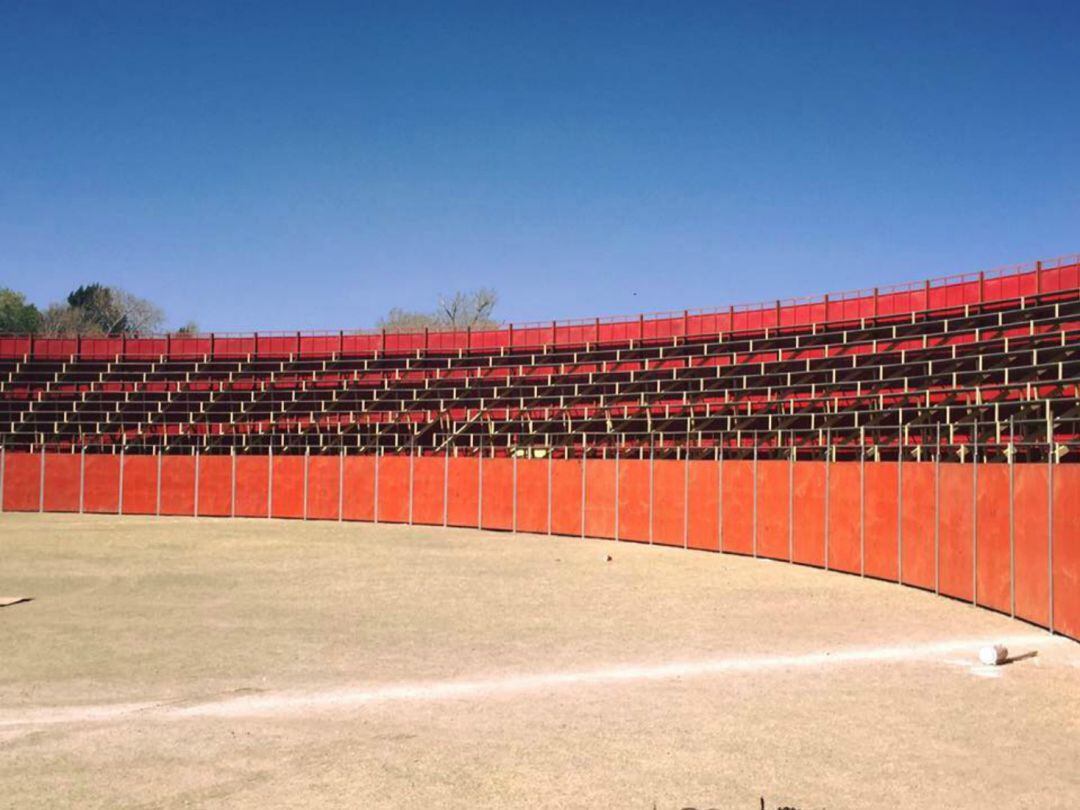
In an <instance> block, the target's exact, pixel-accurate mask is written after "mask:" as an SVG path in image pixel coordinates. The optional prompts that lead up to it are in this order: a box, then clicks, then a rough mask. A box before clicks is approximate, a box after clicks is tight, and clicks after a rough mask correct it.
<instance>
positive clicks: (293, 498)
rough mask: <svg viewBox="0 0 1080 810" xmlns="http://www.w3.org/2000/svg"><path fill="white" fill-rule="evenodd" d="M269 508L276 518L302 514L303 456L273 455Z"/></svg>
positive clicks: (293, 516) (300, 515) (296, 516)
mask: <svg viewBox="0 0 1080 810" xmlns="http://www.w3.org/2000/svg"><path fill="white" fill-rule="evenodd" d="M273 465H274V468H273V478H272V481H271V488H272V490H273V494H272V498H271V502H270V510H271V514H272V515H273V517H276V518H302V517H303V516H304V457H303V456H274V460H273Z"/></svg>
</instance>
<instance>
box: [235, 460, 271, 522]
mask: <svg viewBox="0 0 1080 810" xmlns="http://www.w3.org/2000/svg"><path fill="white" fill-rule="evenodd" d="M269 505H270V457H269V456H268V455H267V456H263V455H258V456H237V457H236V515H237V517H267V515H268V509H269Z"/></svg>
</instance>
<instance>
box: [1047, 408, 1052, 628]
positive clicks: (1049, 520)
mask: <svg viewBox="0 0 1080 810" xmlns="http://www.w3.org/2000/svg"><path fill="white" fill-rule="evenodd" d="M1046 438H1047V448H1046V452H1047V456H1046V472H1047V474H1046V484H1047V490H1048V492H1047V497H1046V502H1047V512H1048V513H1049V514H1048V515H1047V532H1046V534H1047V538H1046V541H1047V542H1046V582H1047V585H1048V587H1047V590H1048V592H1049V605H1048V607H1049V611H1048V613H1047V615H1048V616H1049V619H1050V622H1049V623H1050V628H1049V629H1050V632H1051V633H1053V632H1054V436H1053V430H1052V428H1049V427H1048V428H1047V431H1046Z"/></svg>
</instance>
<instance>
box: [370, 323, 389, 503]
mask: <svg viewBox="0 0 1080 810" xmlns="http://www.w3.org/2000/svg"><path fill="white" fill-rule="evenodd" d="M385 338H386V335H385V333H384V334H383V339H384V340H385ZM381 456H382V448H381V447H376V448H375V503H374V504H373V506H372V516H373V517H374V518H375V523H378V522H379V458H380V457H381Z"/></svg>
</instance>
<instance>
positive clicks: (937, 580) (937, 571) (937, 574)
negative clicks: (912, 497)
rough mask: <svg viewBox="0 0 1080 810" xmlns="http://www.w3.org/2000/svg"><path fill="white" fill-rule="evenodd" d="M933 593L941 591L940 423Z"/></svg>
mask: <svg viewBox="0 0 1080 810" xmlns="http://www.w3.org/2000/svg"><path fill="white" fill-rule="evenodd" d="M934 593H936V594H940V593H941V425H940V424H939V425H938V426H937V446H936V447H935V452H934Z"/></svg>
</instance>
